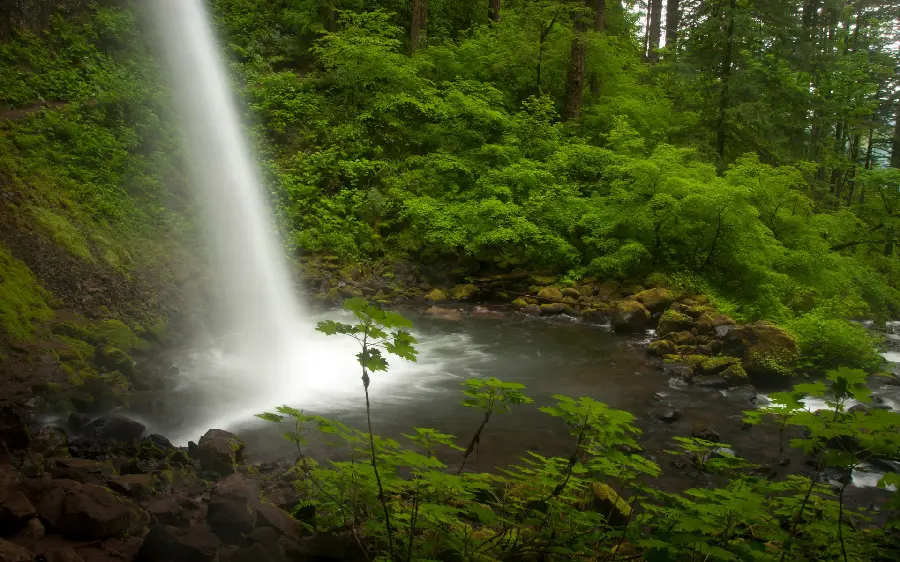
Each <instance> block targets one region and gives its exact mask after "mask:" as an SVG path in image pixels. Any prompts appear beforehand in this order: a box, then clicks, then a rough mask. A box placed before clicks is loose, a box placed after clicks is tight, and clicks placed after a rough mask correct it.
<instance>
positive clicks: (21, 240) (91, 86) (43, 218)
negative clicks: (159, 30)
mask: <svg viewBox="0 0 900 562" xmlns="http://www.w3.org/2000/svg"><path fill="white" fill-rule="evenodd" d="M88 4H89V3H88V2H87V1H82V0H71V1H33V0H27V1H26V0H0V14H3V16H2V19H0V37H2V39H0V396H2V397H3V398H0V401H3V400H6V401H13V402H21V401H22V400H24V399H26V398H27V397H29V396H31V395H32V394H33V393H34V392H39V393H41V394H43V395H45V397H47V399H48V400H50V401H55V402H57V404H56V405H57V406H60V407H62V408H63V409H69V408H74V407H75V406H74V405H73V404H77V405H78V407H79V409H82V410H90V409H93V408H95V405H91V404H89V403H88V404H85V403H84V401H81V402H79V401H78V400H76V401H75V402H72V401H71V400H70V398H72V397H74V396H79V395H80V396H82V397H84V396H85V395H87V396H98V395H104V394H108V395H109V396H111V397H112V398H113V399H115V397H117V396H124V395H125V394H127V393H128V392H129V391H132V390H134V389H135V388H136V387H140V386H148V385H151V383H149V382H147V381H148V377H146V376H145V377H144V379H141V380H140V381H139V379H140V377H141V376H142V375H141V374H139V373H137V372H135V371H134V370H133V369H129V368H128V367H127V366H126V365H127V364H128V362H129V361H130V359H129V360H128V361H125V362H123V363H122V365H119V366H116V365H112V364H109V363H107V364H104V361H103V357H102V354H98V351H97V349H104V348H105V347H106V346H109V347H113V348H115V349H117V350H119V351H121V352H122V353H123V354H125V355H126V356H127V355H130V354H138V353H149V352H152V349H153V348H154V347H158V346H159V344H160V342H163V341H165V336H164V334H165V331H166V326H167V325H168V324H169V322H170V320H172V319H177V318H178V316H179V314H180V312H181V310H182V303H181V300H180V299H181V297H180V295H181V294H182V291H181V290H180V288H179V285H180V284H183V283H184V277H183V276H179V275H178V274H176V271H180V270H182V268H180V267H178V265H179V264H182V263H189V262H190V261H191V258H190V257H189V256H188V255H187V254H186V252H185V250H184V249H183V248H184V246H183V245H181V244H180V243H179V240H180V239H182V237H184V236H192V229H193V223H192V221H191V220H190V219H189V218H188V217H189V216H190V214H191V213H190V203H189V200H188V198H187V197H186V186H185V183H184V181H182V179H181V175H180V173H179V171H178V170H179V157H178V155H179V148H178V139H177V137H176V135H174V134H173V133H172V130H173V128H171V127H169V126H168V124H167V122H166V119H165V113H166V111H165V108H166V93H165V91H163V90H162V89H161V87H160V86H159V84H160V81H159V80H157V79H155V76H156V73H157V72H158V69H157V68H156V63H155V61H154V59H153V57H152V56H151V55H150V54H149V52H148V50H147V49H146V48H145V46H144V44H143V42H142V41H141V39H140V37H141V34H140V33H139V32H138V30H137V21H136V18H135V17H134V15H133V13H132V12H131V11H129V10H128V9H126V8H121V7H117V6H115V5H112V4H113V3H110V2H106V3H104V4H101V5H97V4H92V5H91V6H89V5H88ZM56 15H59V16H61V17H54V16H56ZM186 269H187V270H189V269H190V268H186ZM126 371H127V373H126ZM123 377H124V378H123ZM152 384H158V383H152ZM98 389H99V390H98ZM107 390H108V391H109V392H107ZM87 402H90V401H87Z"/></svg>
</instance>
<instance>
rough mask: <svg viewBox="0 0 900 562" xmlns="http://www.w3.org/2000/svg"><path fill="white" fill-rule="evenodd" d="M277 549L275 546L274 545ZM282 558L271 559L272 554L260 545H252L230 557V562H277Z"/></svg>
mask: <svg viewBox="0 0 900 562" xmlns="http://www.w3.org/2000/svg"><path fill="white" fill-rule="evenodd" d="M276 547H277V545H276ZM283 558H284V557H283V556H279V557H278V558H275V559H273V558H272V553H271V552H269V551H268V550H267V549H266V547H264V546H263V545H262V544H260V543H256V544H253V545H251V546H248V547H244V548H240V549H238V550H237V551H235V553H234V554H232V555H231V562H274V561H275V560H278V561H279V562H280V561H281V560H282V559H283Z"/></svg>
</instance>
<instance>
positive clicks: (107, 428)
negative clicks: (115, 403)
mask: <svg viewBox="0 0 900 562" xmlns="http://www.w3.org/2000/svg"><path fill="white" fill-rule="evenodd" d="M144 429H145V427H144V424H142V423H141V422H138V421H135V420H133V419H131V418H128V417H126V416H123V415H121V414H107V415H105V416H100V417H99V418H97V419H96V420H94V421H92V422H91V423H89V424H87V426H86V427H85V428H84V437H87V438H89V439H94V440H96V441H98V442H100V443H102V444H108V445H113V444H119V443H129V442H131V441H134V440H135V439H137V438H139V437H140V436H141V435H143V434H144Z"/></svg>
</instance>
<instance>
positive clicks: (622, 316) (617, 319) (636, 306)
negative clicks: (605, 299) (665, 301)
mask: <svg viewBox="0 0 900 562" xmlns="http://www.w3.org/2000/svg"><path fill="white" fill-rule="evenodd" d="M650 318H651V317H650V311H649V310H647V308H646V307H645V306H644V305H642V304H641V303H639V302H638V301H636V300H633V301H619V304H617V305H616V310H615V312H614V313H613V320H612V325H613V329H614V330H615V331H617V332H640V331H643V330H646V329H647V328H648V327H650Z"/></svg>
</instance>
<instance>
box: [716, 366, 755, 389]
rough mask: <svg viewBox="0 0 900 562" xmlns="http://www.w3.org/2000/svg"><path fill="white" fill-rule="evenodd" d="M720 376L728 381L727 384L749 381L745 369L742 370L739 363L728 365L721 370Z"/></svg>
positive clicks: (734, 384) (732, 384)
mask: <svg viewBox="0 0 900 562" xmlns="http://www.w3.org/2000/svg"><path fill="white" fill-rule="evenodd" d="M720 376H721V377H722V378H724V379H725V380H726V381H727V382H728V386H742V385H745V384H748V383H749V381H750V377H749V376H748V375H747V371H745V370H744V367H742V366H741V364H740V363H734V364H733V365H729V366H728V368H727V369H725V370H724V371H722V373H721V375H720Z"/></svg>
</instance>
